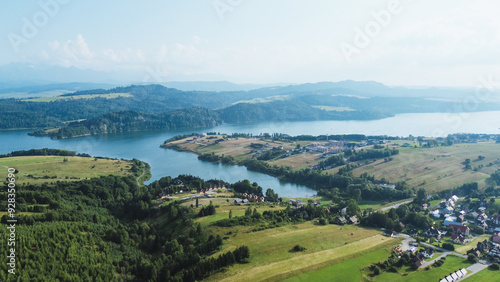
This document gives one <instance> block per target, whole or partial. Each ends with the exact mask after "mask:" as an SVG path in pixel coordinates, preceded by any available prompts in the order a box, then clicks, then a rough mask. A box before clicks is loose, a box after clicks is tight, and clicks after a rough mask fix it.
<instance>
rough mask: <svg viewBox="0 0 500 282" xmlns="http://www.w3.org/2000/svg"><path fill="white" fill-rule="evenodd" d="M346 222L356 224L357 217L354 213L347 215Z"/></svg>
mask: <svg viewBox="0 0 500 282" xmlns="http://www.w3.org/2000/svg"><path fill="white" fill-rule="evenodd" d="M348 222H349V223H350V224H357V223H358V218H357V217H356V216H355V215H353V216H351V217H349V220H348Z"/></svg>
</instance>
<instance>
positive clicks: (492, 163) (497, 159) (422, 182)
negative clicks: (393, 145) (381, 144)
mask: <svg viewBox="0 0 500 282" xmlns="http://www.w3.org/2000/svg"><path fill="white" fill-rule="evenodd" d="M480 155H481V156H484V157H485V158H484V159H483V160H479V159H478V156H480ZM465 159H470V160H471V162H470V165H471V167H472V169H468V170H466V169H465V165H464V164H463V162H464V161H465ZM359 164H361V166H360V167H359V168H356V169H354V174H355V175H356V176H359V175H361V174H363V173H365V172H366V173H368V174H370V175H375V177H376V178H379V179H380V178H382V177H384V178H385V179H387V180H388V181H389V182H391V183H394V182H397V181H400V180H405V181H406V182H407V183H408V184H409V185H410V186H412V187H417V188H418V187H423V188H425V189H426V190H427V191H428V192H432V191H439V190H442V189H447V188H453V187H456V186H460V185H462V184H464V183H470V182H478V183H479V186H480V187H485V186H486V183H485V180H486V179H487V178H488V177H489V175H490V174H491V173H493V172H495V171H496V170H497V169H499V168H500V144H497V143H478V144H456V145H453V146H450V147H434V148H400V149H399V154H398V155H395V156H393V160H392V161H389V162H385V161H384V160H377V161H375V162H372V161H368V162H367V161H361V162H359ZM480 165H482V166H483V167H482V168H481V169H479V170H478V171H474V168H478V167H479V166H480ZM337 170H338V169H337ZM334 172H336V170H335V169H333V170H332V171H331V173H334Z"/></svg>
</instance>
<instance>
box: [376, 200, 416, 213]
mask: <svg viewBox="0 0 500 282" xmlns="http://www.w3.org/2000/svg"><path fill="white" fill-rule="evenodd" d="M411 202H413V200H408V201H404V202H401V203H398V204H394V205H391V206H388V207H385V208H381V209H380V211H386V210H390V209H392V208H397V207H399V206H401V205H406V204H408V203H411Z"/></svg>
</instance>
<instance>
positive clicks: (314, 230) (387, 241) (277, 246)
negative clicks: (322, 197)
mask: <svg viewBox="0 0 500 282" xmlns="http://www.w3.org/2000/svg"><path fill="white" fill-rule="evenodd" d="M253 228H254V227H241V226H239V227H232V228H221V227H210V229H209V231H210V232H212V233H214V234H222V235H226V236H228V237H229V238H228V239H227V240H225V244H224V246H223V249H222V250H221V251H220V252H219V253H222V252H225V251H228V250H232V249H234V248H236V247H237V246H241V245H246V246H248V247H249V249H250V254H251V257H250V262H249V263H247V264H239V265H234V266H232V267H230V268H228V270H227V271H226V272H224V273H217V274H215V275H213V276H211V277H209V280H211V281H219V280H223V281H235V280H238V281H261V280H273V281H275V280H281V279H284V278H288V277H293V276H296V275H298V274H300V273H303V272H308V271H314V270H317V269H322V268H324V267H326V266H330V265H331V264H332V263H334V262H339V261H342V260H344V259H346V258H350V257H352V256H354V255H356V254H360V253H363V252H366V251H371V250H373V249H377V248H380V246H387V245H394V244H396V243H397V240H395V239H391V238H388V237H384V236H382V235H380V233H381V232H380V231H379V230H374V229H366V228H361V227H359V226H338V225H326V226H319V225H315V224H314V223H312V222H306V223H302V224H296V225H287V226H283V227H278V228H272V229H266V230H263V231H258V232H249V231H250V230H252V229H253ZM297 244H298V245H300V246H302V247H305V248H306V249H307V250H306V251H304V252H299V253H293V252H289V250H291V249H292V248H293V247H294V246H295V245H297ZM219 253H217V254H215V256H218V254H219Z"/></svg>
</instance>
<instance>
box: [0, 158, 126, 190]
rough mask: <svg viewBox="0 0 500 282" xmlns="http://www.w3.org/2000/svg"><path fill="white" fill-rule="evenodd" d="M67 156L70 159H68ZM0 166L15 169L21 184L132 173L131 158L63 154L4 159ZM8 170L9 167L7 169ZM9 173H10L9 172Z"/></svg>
mask: <svg viewBox="0 0 500 282" xmlns="http://www.w3.org/2000/svg"><path fill="white" fill-rule="evenodd" d="M64 159H67V161H66V162H65V161H64ZM0 167H4V168H8V167H10V168H15V169H17V170H18V171H19V173H18V174H16V182H17V183H30V184H41V183H44V182H56V181H76V180H81V179H87V178H94V177H99V176H103V175H110V174H114V175H127V174H131V173H130V171H129V169H130V168H131V164H130V163H129V162H127V161H120V160H110V159H94V158H84V157H63V156H23V157H10V158H0ZM5 171H6V170H5ZM6 173H7V172H6Z"/></svg>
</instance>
